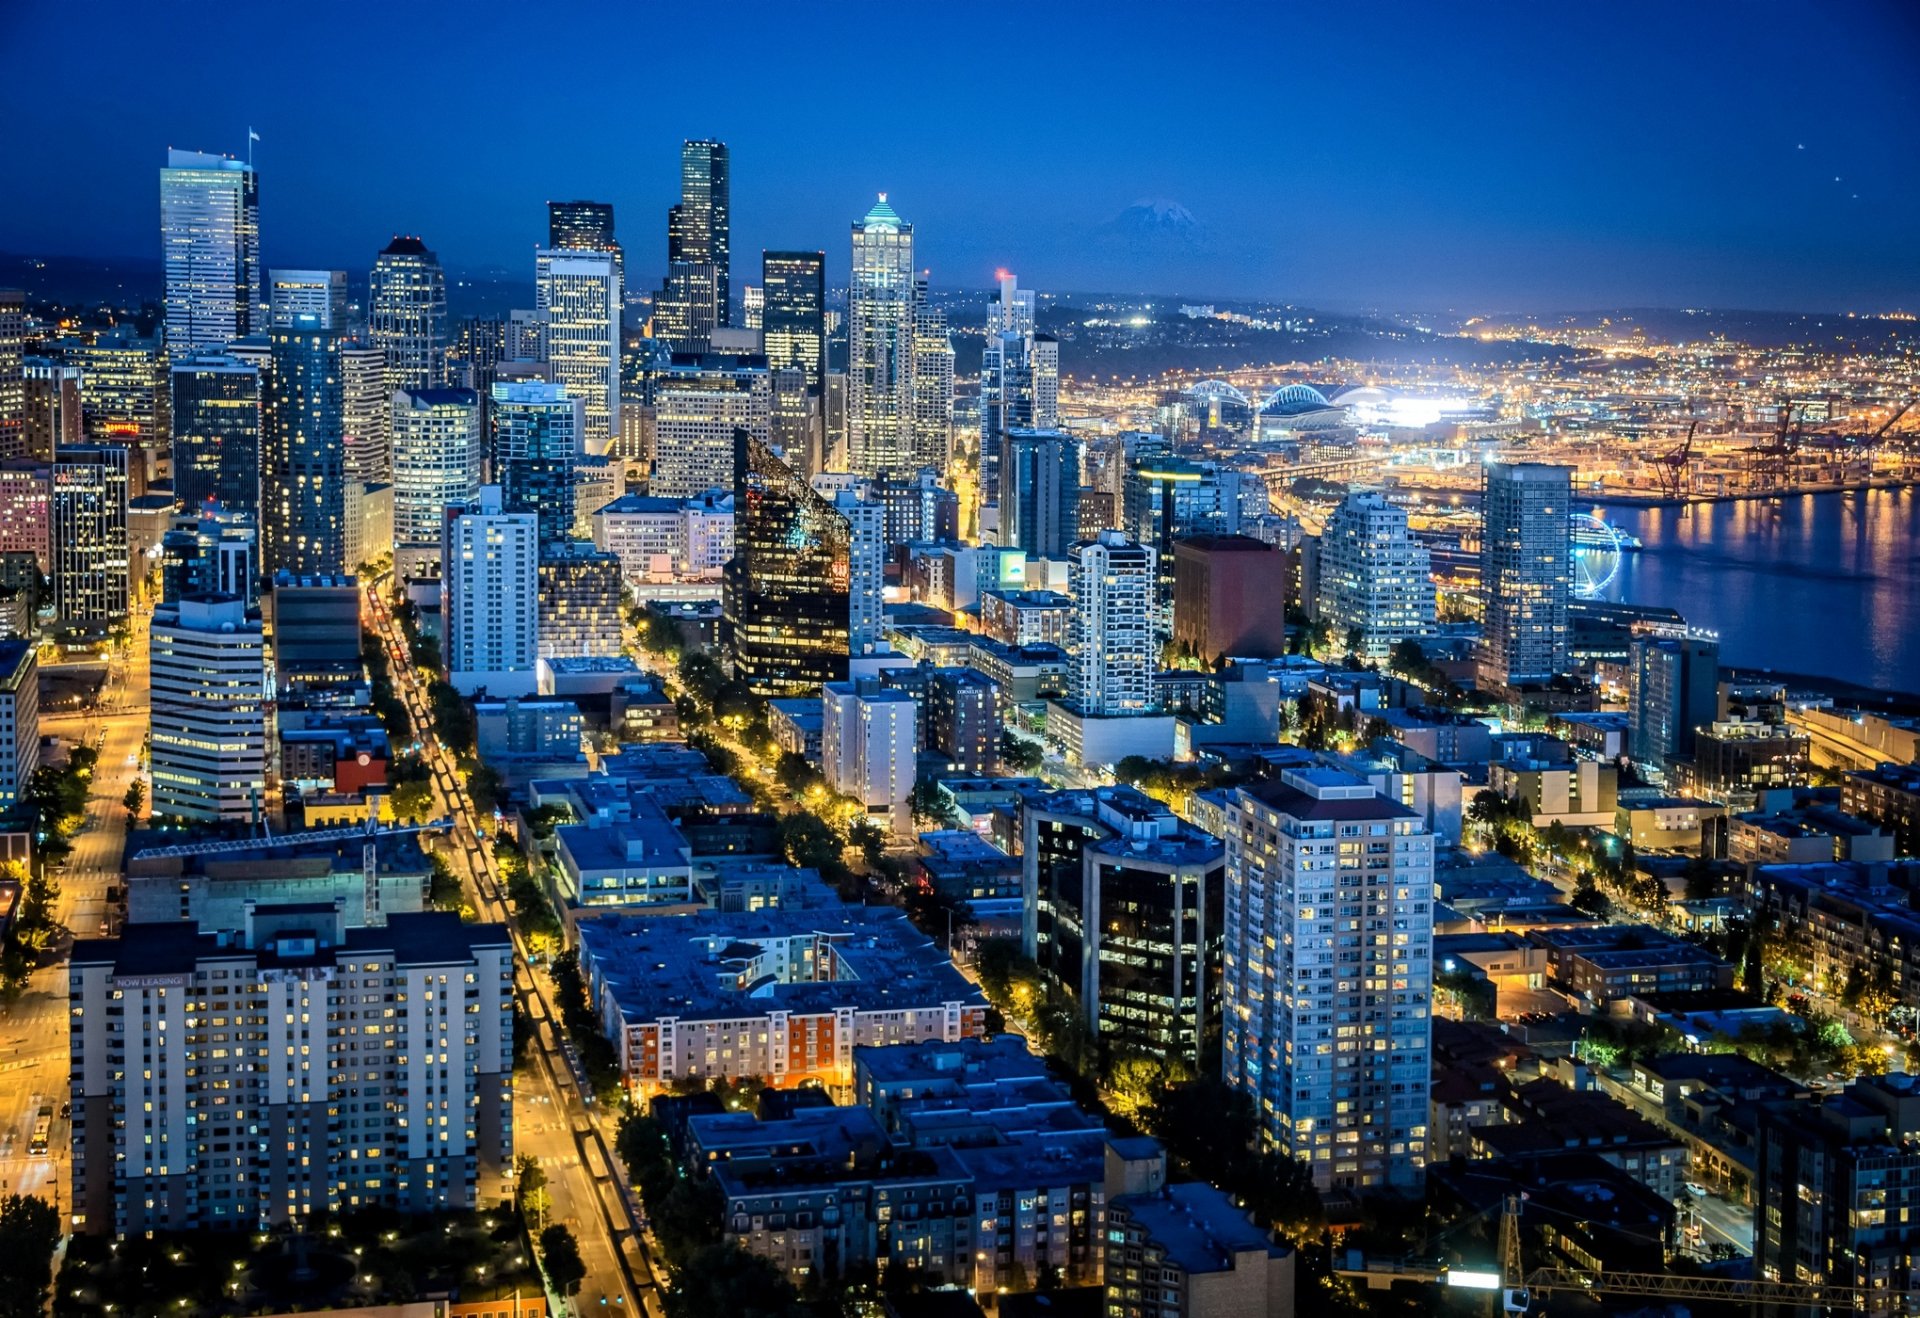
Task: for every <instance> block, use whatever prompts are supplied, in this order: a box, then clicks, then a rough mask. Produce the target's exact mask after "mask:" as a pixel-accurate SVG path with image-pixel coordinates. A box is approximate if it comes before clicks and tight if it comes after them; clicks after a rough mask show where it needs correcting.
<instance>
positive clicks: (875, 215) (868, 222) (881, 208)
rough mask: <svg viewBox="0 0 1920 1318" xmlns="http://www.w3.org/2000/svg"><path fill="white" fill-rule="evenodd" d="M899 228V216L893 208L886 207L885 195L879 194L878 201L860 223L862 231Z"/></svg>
mask: <svg viewBox="0 0 1920 1318" xmlns="http://www.w3.org/2000/svg"><path fill="white" fill-rule="evenodd" d="M900 226H901V219H900V216H899V214H898V213H897V212H895V210H894V209H893V207H891V206H889V205H887V194H886V193H884V192H883V193H881V194H880V200H878V201H876V202H874V203H873V209H872V210H870V211H868V212H867V217H866V218H865V219H864V220H862V221H860V227H861V228H863V229H898V228H900Z"/></svg>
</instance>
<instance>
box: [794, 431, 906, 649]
mask: <svg viewBox="0 0 1920 1318" xmlns="http://www.w3.org/2000/svg"><path fill="white" fill-rule="evenodd" d="M789 465H791V464H789ZM809 483H810V484H811V485H812V486H813V490H814V492H815V493H816V494H819V495H821V496H822V497H824V498H827V499H831V500H832V501H833V510H834V511H835V512H836V513H838V514H840V516H841V518H842V519H843V520H844V521H845V522H846V524H847V650H848V653H850V654H872V653H873V652H874V651H876V650H878V649H879V648H880V640H881V632H882V631H883V630H884V629H885V625H886V612H885V607H884V603H883V592H884V588H885V584H886V570H887V541H886V532H887V509H886V505H885V504H883V503H881V502H880V499H879V496H878V493H877V492H876V491H875V489H874V487H873V482H872V481H869V480H865V479H862V478H861V477H858V476H854V475H851V474H849V473H847V472H834V471H825V472H818V473H816V474H815V475H814V476H813V479H812V480H811V481H810V482H809Z"/></svg>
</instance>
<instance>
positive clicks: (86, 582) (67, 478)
mask: <svg viewBox="0 0 1920 1318" xmlns="http://www.w3.org/2000/svg"><path fill="white" fill-rule="evenodd" d="M49 479H50V481H51V490H50V492H49V495H48V498H47V542H48V546H49V550H50V557H51V558H52V560H53V563H52V572H51V573H50V574H49V575H51V576H52V577H53V607H54V611H55V612H56V613H58V614H59V615H60V620H61V622H62V623H63V624H68V625H81V626H87V627H92V628H104V627H106V626H108V625H110V624H112V623H115V622H118V621H119V620H120V619H121V618H124V617H126V616H127V589H128V579H127V451H126V450H125V449H123V448H121V447H120V446H119V445H118V444H102V445H100V446H98V447H97V448H80V447H76V448H70V449H68V450H67V451H66V452H64V453H62V454H61V455H60V456H59V457H58V458H57V459H56V460H55V461H54V463H53V467H52V471H51V473H50V477H49Z"/></svg>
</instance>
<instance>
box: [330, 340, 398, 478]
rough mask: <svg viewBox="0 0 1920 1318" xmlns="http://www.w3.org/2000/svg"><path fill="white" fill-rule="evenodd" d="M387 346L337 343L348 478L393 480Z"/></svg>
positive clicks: (391, 400) (390, 397) (391, 393)
mask: <svg viewBox="0 0 1920 1318" xmlns="http://www.w3.org/2000/svg"><path fill="white" fill-rule="evenodd" d="M388 379H389V377H388V373H387V354H386V350H385V349H383V348H380V347H377V346H375V345H373V344H367V343H346V344H342V345H341V347H340V408H341V416H342V419H343V421H344V423H345V430H346V435H347V479H348V480H350V481H355V482H358V483H359V484H361V485H388V484H391V483H392V481H393V385H392V384H390V383H389V382H388Z"/></svg>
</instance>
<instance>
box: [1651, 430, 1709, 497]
mask: <svg viewBox="0 0 1920 1318" xmlns="http://www.w3.org/2000/svg"><path fill="white" fill-rule="evenodd" d="M1699 428H1700V422H1699V419H1698V418H1695V419H1694V420H1691V421H1689V422H1687V437H1686V438H1685V439H1683V440H1681V441H1680V447H1679V448H1676V449H1674V450H1673V451H1672V452H1670V453H1662V454H1660V455H1659V456H1657V457H1655V458H1654V459H1653V460H1652V461H1653V475H1654V479H1655V480H1657V481H1658V482H1659V484H1660V493H1661V496H1662V497H1664V498H1668V499H1684V498H1686V497H1687V496H1688V495H1689V494H1691V493H1692V492H1693V469H1692V462H1693V432H1694V431H1696V430H1698V429H1699Z"/></svg>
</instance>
